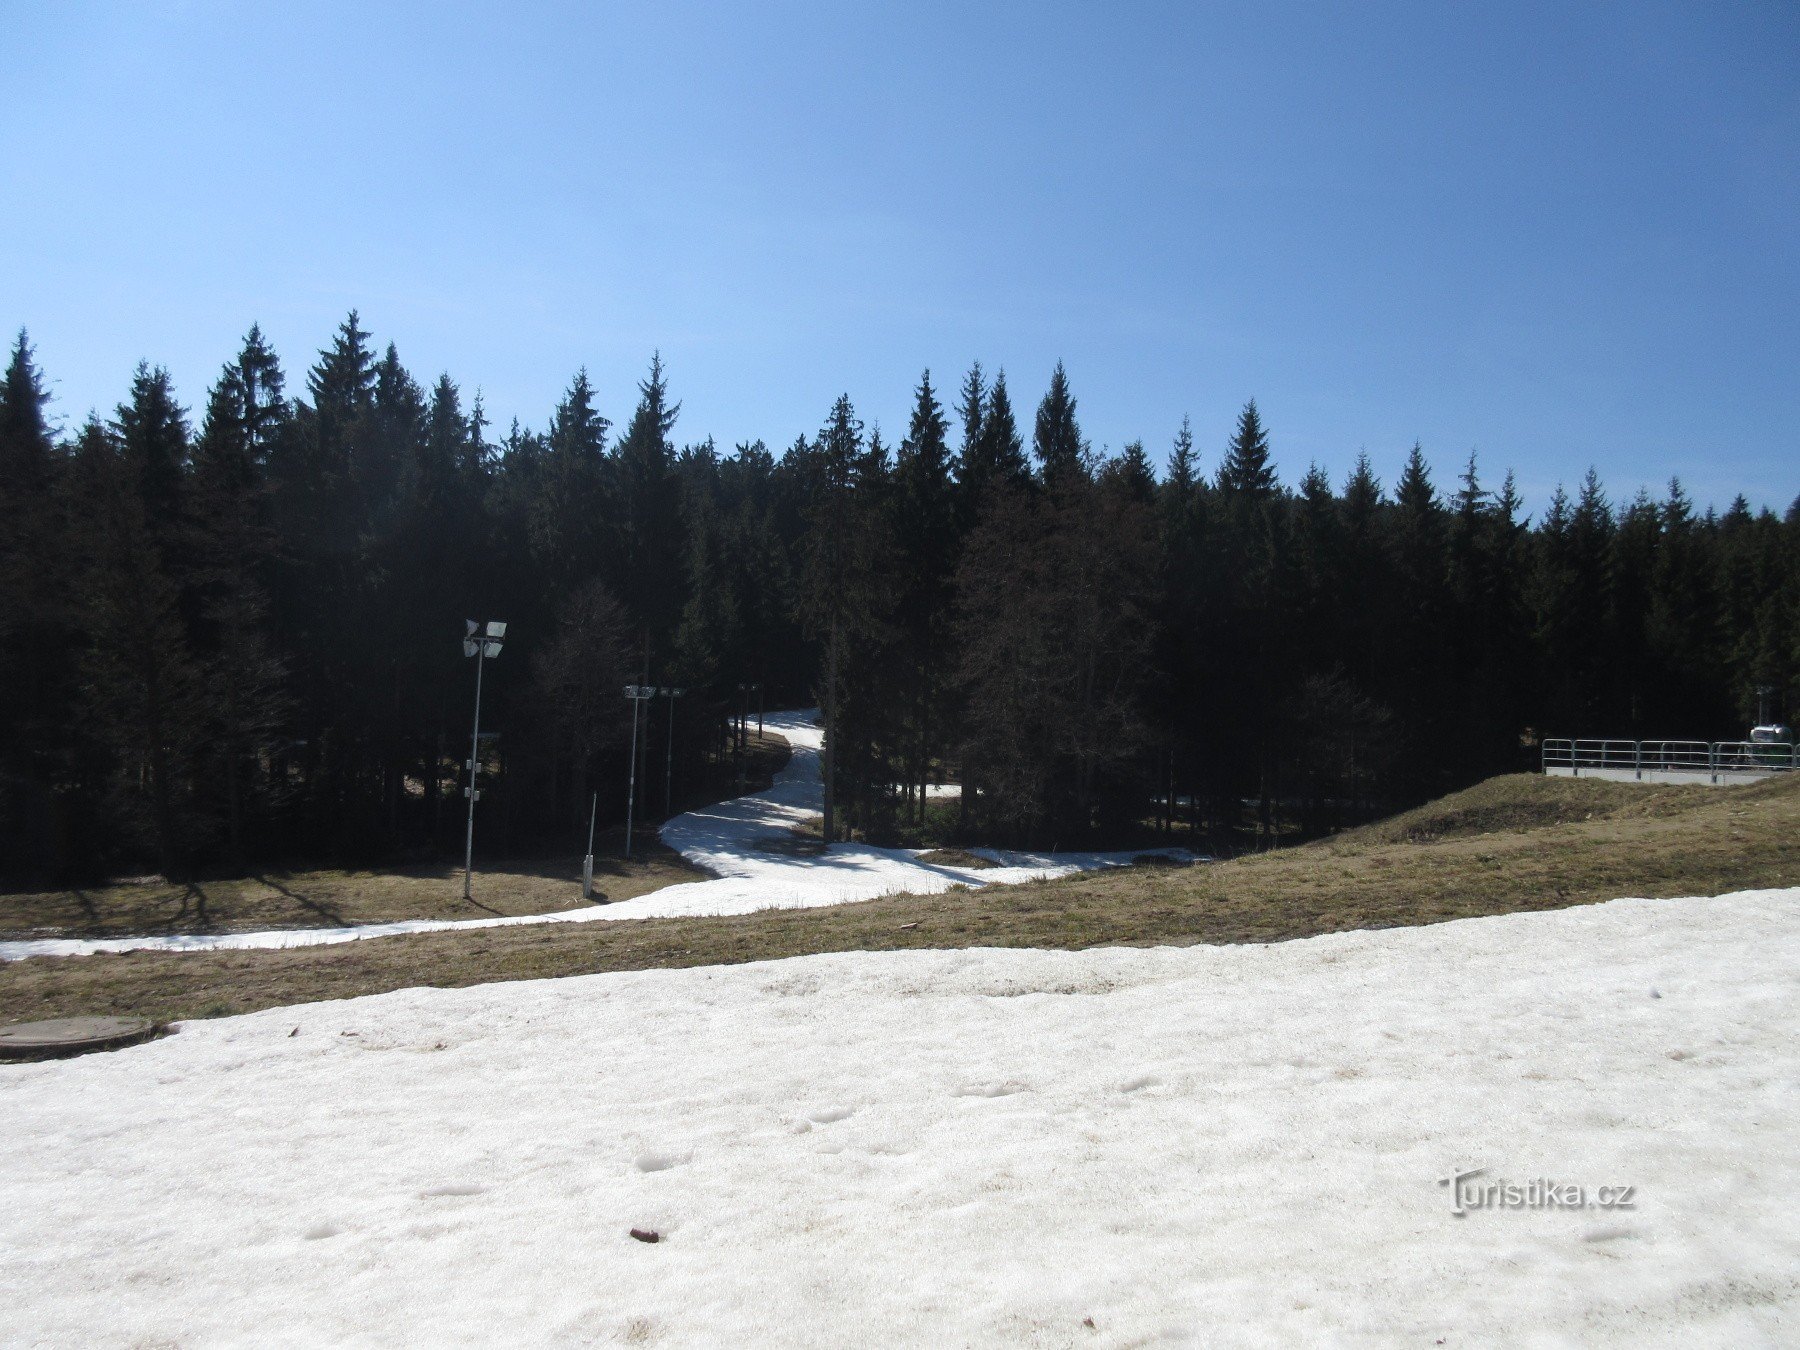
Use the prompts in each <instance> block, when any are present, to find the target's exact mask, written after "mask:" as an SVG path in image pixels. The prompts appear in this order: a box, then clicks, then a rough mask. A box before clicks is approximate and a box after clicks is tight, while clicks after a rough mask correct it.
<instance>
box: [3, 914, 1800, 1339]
mask: <svg viewBox="0 0 1800 1350" xmlns="http://www.w3.org/2000/svg"><path fill="white" fill-rule="evenodd" d="M1797 972H1800V890H1787V891H1765V892H1748V893H1743V894H1739V895H1733V896H1726V897H1722V898H1719V899H1713V900H1681V901H1647V900H1622V901H1617V902H1614V903H1612V904H1609V905H1602V906H1594V907H1588V908H1580V909H1570V910H1563V911H1557V912H1551V913H1540V914H1522V915H1510V916H1503V917H1497V918H1485V919H1475V920H1465V921H1460V922H1455V923H1445V924H1440V925H1436V926H1432V927H1426V928H1418V929H1401V930H1390V931H1385V932H1359V933H1349V934H1340V935H1334V936H1328V937H1320V938H1315V939H1312V940H1310V941H1304V942H1291V943H1285V944H1281V945H1277V946H1270V947H1238V948H1186V949H1173V948H1158V949H1151V950H1120V949H1110V950H1096V951H1087V952H1045V951H998V950H972V951H944V952H905V953H889V954H880V955H871V954H866V953H863V954H844V955H830V956H818V957H807V958H801V959H797V960H791V961H783V962H774V963H764V964H756V965H744V966H736V967H723V968H721V967H713V968H703V969H690V970H679V971H646V972H639V973H630V974H613V975H600V976H589V977H583V978H578V979H567V980H558V981H548V982H537V983H519V984H505V985H489V986H483V987H478V988H472V989H460V990H424V989H416V990H406V991H402V992H399V993H393V994H386V995H381V996H378V997H372V998H362V999H355V1000H350V1001H346V1002H340V1003H325V1004H314V1005H310V1006H305V1007H300V1008H288V1009H276V1010H271V1011H268V1012H263V1013H258V1014H255V1015H252V1016H248V1017H239V1018H233V1019H228V1020H223V1021H217V1022H200V1023H192V1024H188V1025H186V1026H184V1027H183V1028H182V1029H181V1031H180V1033H179V1034H177V1035H175V1036H172V1037H170V1038H168V1039H165V1040H162V1041H158V1042H154V1043H151V1044H147V1045H143V1046H140V1047H137V1048H135V1049H129V1050H125V1051H121V1052H118V1053H115V1054H110V1055H99V1056H91V1057H88V1058H84V1059H78V1060H71V1061H65V1062H58V1063H48V1064H39V1065H22V1066H8V1067H4V1068H0V1120H3V1121H4V1122H5V1134H6V1146H5V1148H4V1149H0V1289H4V1290H5V1291H6V1293H5V1298H4V1301H3V1302H0V1339H3V1340H6V1341H9V1342H14V1343H40V1342H41V1343H46V1344H49V1343H54V1344H83V1345H125V1344H152V1343H156V1344H160V1343H164V1342H170V1343H180V1344H184V1345H201V1346H206V1345H225V1344H242V1343H246V1342H257V1343H262V1344H285V1345H317V1344H343V1343H351V1342H355V1343H368V1344H392V1343H397V1342H399V1343H413V1344H426V1345H452V1344H497V1343H504V1344H510V1345H535V1344H546V1343H563V1342H589V1341H599V1342H626V1343H640V1342H647V1343H652V1344H664V1345H705V1346H720V1345H758V1344H771V1343H778V1344H784V1345H796V1346H842V1345H847V1344H870V1343H876V1344H881V1343H905V1344H919V1345H998V1344H1031V1345H1075V1346H1086V1345H1096V1346H1123V1345H1142V1344H1147V1343H1151V1342H1162V1341H1168V1342H1171V1343H1191V1344H1207V1345H1219V1344H1224V1345H1240V1344H1245V1345H1264V1344H1273V1345H1299V1344H1318V1343H1322V1342H1328V1343H1333V1344H1342V1345H1364V1344H1389V1343H1401V1344H1412V1345H1424V1346H1431V1345H1434V1344H1438V1343H1442V1344H1445V1345H1450V1346H1457V1345H1464V1346H1467V1345H1492V1344H1507V1343H1511V1344H1522V1343H1529V1344H1534V1345H1563V1344H1583V1345H1592V1344H1612V1345H1622V1346H1623V1345H1633V1346H1635V1345H1643V1344H1668V1345H1675V1344H1679V1345H1683V1346H1690V1345H1708V1344H1712V1345H1728V1344H1729V1345H1745V1344H1762V1345H1773V1344H1794V1343H1796V1341H1800V1310H1797V1309H1796V1299H1797V1297H1800V1277H1797V1276H1796V1271H1800V1130H1797V1129H1796V1127H1795V1118H1796V1111H1797V1109H1800V974H1797ZM1653 992H1654V993H1660V995H1661V997H1653ZM296 1027H298V1034H297V1035H292V1036H290V1034H289V1033H290V1032H291V1031H293V1030H294V1028H296ZM352 1031H354V1032H357V1033H360V1034H359V1035H357V1036H354V1037H349V1036H345V1035H344V1034H342V1033H345V1032H352ZM440 1042H442V1043H444V1044H445V1045H446V1047H447V1048H446V1049H445V1050H443V1051H442V1052H440V1053H436V1054H429V1055H427V1054H407V1053H395V1052H404V1051H408V1050H415V1049H422V1048H425V1047H427V1046H435V1045H437V1044H438V1043H440ZM1476 1168H1482V1169H1486V1171H1485V1175H1486V1176H1488V1177H1491V1178H1495V1179H1512V1180H1516V1181H1520V1182H1524V1181H1529V1180H1531V1179H1535V1178H1545V1179H1549V1180H1553V1181H1555V1182H1558V1183H1561V1184H1577V1185H1583V1186H1586V1187H1590V1188H1592V1187H1598V1186H1602V1185H1629V1186H1633V1187H1635V1188H1636V1191H1635V1206H1634V1207H1633V1208H1631V1209H1629V1210H1599V1209H1585V1210H1575V1209H1539V1210H1528V1209H1519V1210H1507V1209H1497V1210H1480V1209H1474V1210H1471V1211H1470V1212H1468V1213H1467V1214H1466V1216H1464V1217H1460V1218H1459V1217H1457V1216H1456V1215H1455V1214H1454V1213H1453V1212H1452V1203H1451V1194H1450V1192H1449V1191H1448V1190H1447V1189H1446V1187H1445V1186H1443V1185H1442V1184H1440V1179H1441V1178H1443V1177H1445V1176H1447V1175H1448V1174H1450V1173H1452V1172H1455V1171H1461V1172H1467V1171H1469V1170H1471V1169H1476ZM633 1229H637V1230H639V1231H640V1232H644V1233H654V1234H656V1235H658V1237H659V1239H660V1240H659V1241H657V1242H655V1243H654V1244H652V1243H650V1242H649V1241H648V1240H645V1241H636V1240H633V1238H632V1236H631V1231H632V1230H633Z"/></svg>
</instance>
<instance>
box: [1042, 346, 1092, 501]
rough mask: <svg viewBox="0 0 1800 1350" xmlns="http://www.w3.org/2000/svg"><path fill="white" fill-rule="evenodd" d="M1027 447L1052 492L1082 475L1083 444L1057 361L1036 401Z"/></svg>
mask: <svg viewBox="0 0 1800 1350" xmlns="http://www.w3.org/2000/svg"><path fill="white" fill-rule="evenodd" d="M1031 448H1032V452H1033V453H1034V454H1035V455H1036V456H1037V460H1038V464H1039V466H1040V471H1041V474H1042V477H1043V481H1044V484H1045V486H1046V487H1049V488H1050V489H1051V490H1052V491H1062V490H1065V489H1066V488H1068V487H1070V486H1072V485H1073V484H1074V483H1076V482H1078V481H1079V480H1081V479H1082V478H1084V477H1085V476H1086V473H1087V464H1086V452H1087V447H1086V445H1085V444H1084V443H1083V442H1082V439H1081V427H1080V426H1079V425H1078V424H1077V423H1076V421H1075V395H1074V394H1073V393H1071V392H1070V390H1069V376H1068V373H1067V372H1066V371H1065V370H1064V369H1063V363H1062V362H1061V361H1058V362H1057V363H1056V369H1055V370H1054V371H1052V372H1051V373H1050V388H1049V390H1048V391H1047V392H1046V393H1045V394H1044V398H1043V401H1042V402H1041V403H1039V404H1038V410H1037V421H1036V423H1035V425H1034V428H1033V431H1032V437H1031Z"/></svg>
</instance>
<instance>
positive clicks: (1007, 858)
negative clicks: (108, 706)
mask: <svg viewBox="0 0 1800 1350" xmlns="http://www.w3.org/2000/svg"><path fill="white" fill-rule="evenodd" d="M815 715H816V714H815V712H814V711H812V710H808V711H802V712H783V713H775V714H774V715H772V716H770V717H769V718H768V719H767V721H766V726H767V728H768V730H770V731H775V732H779V733H781V734H782V735H783V736H785V737H786V738H787V739H788V741H789V743H790V744H791V745H792V746H793V755H792V757H791V758H790V759H789V761H788V763H787V764H786V765H785V766H784V767H783V768H782V770H781V772H780V773H779V774H777V775H776V778H775V782H774V783H773V784H772V785H771V787H770V789H769V790H768V791H767V792H762V793H757V794H753V795H751V796H747V797H738V798H735V799H733V800H732V801H728V802H723V803H721V804H719V805H716V806H709V807H703V808H702V809H700V810H698V811H690V812H688V813H686V814H685V815H679V816H675V817H673V818H672V819H671V820H669V821H668V822H667V823H666V824H664V825H663V827H662V831H661V833H662V838H663V842H664V843H666V844H667V845H668V846H669V847H670V848H672V849H674V850H676V851H677V852H678V853H680V854H681V855H682V856H683V857H685V858H686V859H687V860H688V861H689V862H692V863H695V864H697V865H698V866H701V867H704V868H706V869H707V870H708V871H710V872H712V873H713V877H712V878H711V879H709V880H706V881H689V882H683V883H682V884H680V885H678V886H665V887H663V888H662V889H661V890H659V891H652V892H650V893H649V894H647V895H641V896H638V897H636V898H635V899H631V900H621V901H618V902H616V903H613V904H601V905H595V904H588V903H585V902H580V901H579V895H580V887H579V886H577V885H574V884H571V886H570V888H569V890H570V897H571V899H574V900H577V901H578V903H580V907H579V908H577V909H566V910H557V911H555V912H552V913H549V914H521V915H509V916H506V917H503V918H492V919H406V920H399V921H396V922H393V923H370V924H361V925H357V926H354V927H347V928H299V929H292V928H290V929H279V930H274V931H269V932H260V933H217V934H213V933H208V934H192V935H173V936H167V937H128V938H29V939H20V940H16V941H11V942H0V961H18V960H22V959H24V958H25V957H29V956H89V955H92V954H93V953H95V952H129V951H167V952H200V951H227V950H229V951H251V950H270V949H281V948H288V947H316V946H325V945H330V944H334V943H339V942H356V941H360V940H361V939H364V938H372V937H399V936H404V935H406V934H411V933H445V932H464V931H469V930H473V929H482V928H512V927H517V926H519V925H521V924H541V923H596V922H607V921H611V920H618V919H666V918H702V917H706V916H710V915H721V914H754V913H756V912H758V911H760V910H766V909H808V908H813V907H815V906H820V905H842V904H848V903H851V902H853V901H857V900H875V899H879V898H880V897H882V896H884V895H898V894H902V893H910V894H914V895H936V894H937V893H938V892H940V891H947V890H949V889H950V888H951V887H952V886H958V885H961V886H1005V885H1016V884H1018V883H1019V882H1023V881H1038V880H1044V879H1047V878H1051V877H1061V876H1067V875H1069V874H1070V873H1072V872H1083V871H1090V870H1092V869H1094V868H1099V867H1115V866H1119V865H1121V864H1124V863H1129V862H1130V861H1131V860H1132V859H1133V858H1136V857H1139V856H1141V855H1142V853H1143V852H1150V853H1165V854H1169V855H1172V856H1179V857H1183V858H1186V857H1190V856H1191V855H1190V854H1188V853H1186V852H1185V851H1184V850H1182V849H1150V850H1140V851H1138V852H1128V853H1012V852H1003V851H1000V850H997V849H973V850H971V852H974V853H976V854H979V855H981V856H982V857H985V858H988V859H990V860H991V861H993V862H997V863H999V864H1001V865H1000V866H998V867H988V868H960V867H946V866H943V865H942V864H937V863H926V862H921V861H920V860H919V854H920V852H921V850H913V849H901V848H873V847H870V846H868V845H864V844H833V845H832V846H831V848H830V850H829V851H828V852H826V853H825V854H823V855H821V856H818V857H804V856H801V857H796V856H793V855H792V854H791V853H787V854H784V853H782V852H780V851H779V850H778V849H772V848H770V847H769V846H770V844H772V843H773V844H776V845H781V846H786V845H789V844H791V842H792V840H791V837H790V836H788V834H787V831H789V830H790V829H791V828H792V827H793V826H795V825H798V824H800V823H801V822H802V821H804V820H806V819H807V818H808V817H810V816H815V815H817V814H818V813H819V809H820V806H821V804H822V803H823V801H824V787H823V785H822V783H821V781H820V777H819V747H820V745H821V743H822V741H823V733H822V732H821V731H820V729H819V727H818V726H817V725H816V724H815V722H814V721H813V718H814V716H815ZM476 875H477V878H478V879H477V882H476V886H477V893H478V894H479V887H480V881H479V876H480V874H479V872H478V873H477V874H476Z"/></svg>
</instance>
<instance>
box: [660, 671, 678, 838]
mask: <svg viewBox="0 0 1800 1350" xmlns="http://www.w3.org/2000/svg"><path fill="white" fill-rule="evenodd" d="M674 781H675V691H674V690H673V689H671V690H669V745H668V750H667V753H666V758H665V759H664V760H663V814H664V815H665V816H666V815H668V814H669V811H670V809H671V806H672V804H673V803H672V798H671V797H670V794H669V788H670V785H671V784H672V783H673V782H674Z"/></svg>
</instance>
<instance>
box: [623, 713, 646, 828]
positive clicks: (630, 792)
mask: <svg viewBox="0 0 1800 1350" xmlns="http://www.w3.org/2000/svg"><path fill="white" fill-rule="evenodd" d="M642 702H643V700H642V699H640V698H638V697H637V695H635V694H633V695H632V698H631V786H630V787H629V788H628V789H627V790H626V793H625V856H626V858H630V857H631V819H632V812H633V810H634V809H635V808H636V806H637V724H638V705H639V704H640V703H642Z"/></svg>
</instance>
